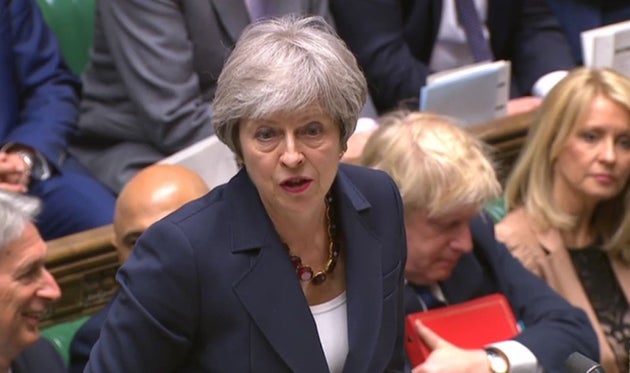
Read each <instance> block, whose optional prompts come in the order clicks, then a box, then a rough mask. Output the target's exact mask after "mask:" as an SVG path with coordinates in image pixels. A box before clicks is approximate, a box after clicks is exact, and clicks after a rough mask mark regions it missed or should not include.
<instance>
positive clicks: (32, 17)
mask: <svg viewBox="0 0 630 373" xmlns="http://www.w3.org/2000/svg"><path fill="white" fill-rule="evenodd" d="M9 4H10V5H9V6H10V12H11V15H10V17H11V24H12V27H11V42H12V43H13V45H12V48H13V64H12V65H7V64H3V65H1V66H0V67H2V68H11V69H13V70H14V73H15V74H16V76H17V79H16V80H17V87H16V88H17V89H18V92H16V94H17V95H18V96H19V105H20V106H21V111H20V113H19V115H18V119H17V123H14V127H13V129H12V130H11V131H10V132H9V133H8V135H7V137H6V138H4V139H3V142H15V143H20V144H24V145H28V146H31V147H33V148H35V149H37V150H39V151H40V152H41V153H42V154H44V155H45V156H46V157H47V159H48V160H49V162H50V163H51V164H53V165H54V164H56V163H57V161H58V160H59V159H60V158H62V157H63V154H65V149H66V146H67V144H68V138H69V136H70V135H71V134H72V133H73V131H74V130H75V128H76V120H77V115H78V91H79V86H80V83H79V81H78V79H77V78H76V77H75V76H73V75H72V74H71V73H70V71H69V70H68V69H67V67H66V66H65V63H64V62H63V60H62V57H61V52H60V50H59V45H58V44H57V41H56V39H55V38H54V36H53V33H52V31H51V30H50V29H49V28H48V27H47V25H46V23H45V22H44V19H43V18H42V15H41V13H40V11H39V8H38V6H37V4H36V3H35V1H34V0H23V1H11V2H10V3H9ZM0 89H7V87H2V88H0ZM9 89H10V88H9ZM0 115H2V113H0Z"/></svg>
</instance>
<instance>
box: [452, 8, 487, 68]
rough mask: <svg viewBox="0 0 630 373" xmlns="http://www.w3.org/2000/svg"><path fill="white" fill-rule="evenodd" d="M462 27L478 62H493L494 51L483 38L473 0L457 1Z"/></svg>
mask: <svg viewBox="0 0 630 373" xmlns="http://www.w3.org/2000/svg"><path fill="white" fill-rule="evenodd" d="M455 7H456V8H457V16H458V19H459V23H460V25H461V26H462V27H463V28H464V31H465V32H466V39H467V40H468V46H469V47H470V51H471V52H472V55H473V58H474V59H475V61H476V62H479V61H492V60H493V57H492V51H491V50H490V46H489V45H488V41H487V40H486V38H485V37H484V36H483V27H482V25H481V20H480V18H479V14H478V13H477V9H476V8H475V3H474V1H473V0H455Z"/></svg>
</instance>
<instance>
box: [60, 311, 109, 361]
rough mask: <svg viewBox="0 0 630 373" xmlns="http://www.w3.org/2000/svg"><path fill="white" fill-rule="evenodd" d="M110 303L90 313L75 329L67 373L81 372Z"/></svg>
mask: <svg viewBox="0 0 630 373" xmlns="http://www.w3.org/2000/svg"><path fill="white" fill-rule="evenodd" d="M110 305H111V303H109V304H108V305H106V306H105V307H104V308H102V309H101V310H99V311H98V312H97V313H95V314H94V315H92V317H90V318H89V319H88V320H87V321H86V322H85V323H84V324H83V325H81V328H79V330H77V332H76V334H75V335H74V337H73V338H72V342H71V343H70V366H69V367H68V372H69V373H83V370H84V369H85V364H86V363H87V361H88V359H89V358H90V351H91V350H92V347H94V344H95V343H96V341H97V340H98V336H99V334H100V333H101V328H102V327H103V324H104V323H105V319H106V318H107V311H108V310H109V307H110Z"/></svg>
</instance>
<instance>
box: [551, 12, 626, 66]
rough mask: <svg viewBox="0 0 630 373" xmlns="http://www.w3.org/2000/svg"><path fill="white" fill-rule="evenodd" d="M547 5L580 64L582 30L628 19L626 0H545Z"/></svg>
mask: <svg viewBox="0 0 630 373" xmlns="http://www.w3.org/2000/svg"><path fill="white" fill-rule="evenodd" d="M547 1H548V2H549V7H550V8H551V10H552V11H553V13H554V15H555V16H556V18H558V21H559V22H560V26H562V29H563V30H564V32H565V34H566V36H567V39H568V41H569V45H571V50H572V51H573V55H574V57H575V61H576V62H577V63H579V64H582V62H583V61H582V41H581V39H580V34H581V33H582V31H585V30H589V29H592V28H596V27H600V26H603V25H608V24H611V23H616V22H622V21H628V20H630V2H628V1H627V0H616V1H612V0H606V1H593V0H592V1H576V0H547Z"/></svg>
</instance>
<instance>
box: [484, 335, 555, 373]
mask: <svg viewBox="0 0 630 373" xmlns="http://www.w3.org/2000/svg"><path fill="white" fill-rule="evenodd" d="M486 347H492V348H495V349H497V350H500V351H501V352H503V354H505V356H506V357H507V359H508V361H509V363H510V371H509V373H532V372H536V373H542V371H543V370H542V366H541V365H540V364H539V363H538V359H536V356H535V355H534V354H533V353H532V352H531V351H530V350H529V348H527V347H525V346H524V345H523V344H522V343H520V342H517V341H511V340H510V341H501V342H496V343H491V344H489V345H487V346H486Z"/></svg>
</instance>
